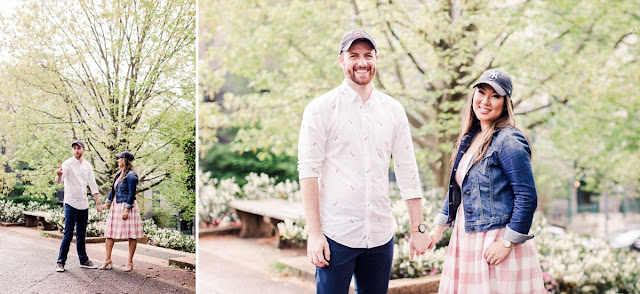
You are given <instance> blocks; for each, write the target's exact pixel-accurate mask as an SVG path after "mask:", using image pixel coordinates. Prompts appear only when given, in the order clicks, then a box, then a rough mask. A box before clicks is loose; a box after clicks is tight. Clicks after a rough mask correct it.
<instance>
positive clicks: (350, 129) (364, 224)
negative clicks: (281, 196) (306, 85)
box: [298, 82, 422, 248]
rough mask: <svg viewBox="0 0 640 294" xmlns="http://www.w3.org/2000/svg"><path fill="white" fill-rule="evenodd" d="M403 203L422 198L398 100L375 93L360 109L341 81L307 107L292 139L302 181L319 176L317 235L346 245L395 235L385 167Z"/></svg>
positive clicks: (371, 243) (355, 245) (383, 241)
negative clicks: (391, 173)
mask: <svg viewBox="0 0 640 294" xmlns="http://www.w3.org/2000/svg"><path fill="white" fill-rule="evenodd" d="M391 156H393V160H394V169H395V173H396V179H397V181H398V186H399V187H400V193H401V195H402V198H403V199H404V200H406V199H411V198H422V190H421V188H420V179H419V177H418V166H417V163H416V158H415V153H414V151H413V141H412V140H411V132H410V130H409V121H408V120H407V115H406V113H405V111H404V108H403V107H402V105H400V103H399V102H398V101H396V100H395V99H393V98H391V97H390V96H388V95H385V94H383V93H382V92H380V91H377V90H375V89H374V90H373V92H372V93H371V97H370V98H369V100H367V102H366V103H365V104H363V103H362V99H361V98H360V96H359V95H358V94H357V93H356V92H355V91H354V90H353V89H351V87H349V86H348V85H347V83H346V82H343V83H342V84H341V85H340V86H339V87H338V88H335V89H333V90H331V91H330V92H328V93H326V94H324V95H322V96H320V97H318V98H316V99H314V100H313V101H312V102H311V103H309V105H307V107H306V108H305V111H304V115H303V118H302V125H301V128H300V140H299V142H298V171H299V176H300V179H301V180H302V179H304V178H314V177H317V178H318V183H319V188H320V195H319V204H320V207H319V208H320V223H321V228H322V232H323V233H324V234H325V235H326V236H327V237H329V238H331V239H332V240H334V241H336V242H337V243H339V244H342V245H344V246H347V247H351V248H372V247H377V246H381V245H384V244H386V243H387V242H389V240H391V238H392V237H393V218H392V215H391V201H390V199H389V173H388V171H389V166H390V160H391V159H390V157H391Z"/></svg>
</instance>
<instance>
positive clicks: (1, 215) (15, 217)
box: [0, 199, 54, 222]
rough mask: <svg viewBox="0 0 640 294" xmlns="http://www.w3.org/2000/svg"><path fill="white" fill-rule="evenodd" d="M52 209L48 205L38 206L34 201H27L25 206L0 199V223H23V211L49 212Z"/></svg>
mask: <svg viewBox="0 0 640 294" xmlns="http://www.w3.org/2000/svg"><path fill="white" fill-rule="evenodd" d="M52 209H54V208H53V207H51V206H50V205H49V204H40V203H38V202H36V201H29V203H27V205H24V204H22V203H14V202H13V201H11V200H3V199H0V221H5V222H24V221H25V219H24V216H23V215H22V212H24V211H51V210H52Z"/></svg>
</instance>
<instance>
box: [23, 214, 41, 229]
mask: <svg viewBox="0 0 640 294" xmlns="http://www.w3.org/2000/svg"><path fill="white" fill-rule="evenodd" d="M24 219H25V221H26V222H27V224H26V225H25V226H26V227H35V226H37V225H38V221H37V220H36V218H35V217H33V216H25V218H24Z"/></svg>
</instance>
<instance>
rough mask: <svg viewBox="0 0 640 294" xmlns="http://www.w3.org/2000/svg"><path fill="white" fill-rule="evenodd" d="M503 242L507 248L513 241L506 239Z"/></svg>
mask: <svg viewBox="0 0 640 294" xmlns="http://www.w3.org/2000/svg"><path fill="white" fill-rule="evenodd" d="M502 244H504V247H507V248H509V247H511V241H509V240H504V243H502Z"/></svg>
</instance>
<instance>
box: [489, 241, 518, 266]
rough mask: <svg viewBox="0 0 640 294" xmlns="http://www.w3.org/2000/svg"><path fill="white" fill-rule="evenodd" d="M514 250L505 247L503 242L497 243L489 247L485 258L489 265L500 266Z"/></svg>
mask: <svg viewBox="0 0 640 294" xmlns="http://www.w3.org/2000/svg"><path fill="white" fill-rule="evenodd" d="M512 248H513V247H504V245H503V244H502V242H500V241H495V242H493V244H491V246H489V249H488V250H487V252H485V253H484V258H485V259H486V260H487V263H489V264H493V265H498V264H500V263H501V262H502V261H503V260H504V259H505V258H507V256H509V253H511V249H512Z"/></svg>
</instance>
